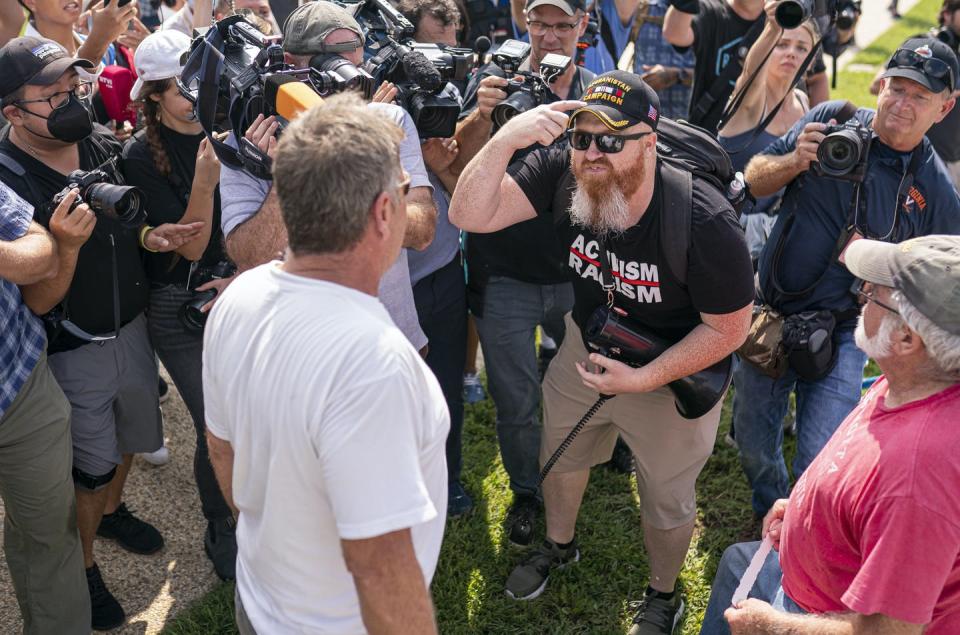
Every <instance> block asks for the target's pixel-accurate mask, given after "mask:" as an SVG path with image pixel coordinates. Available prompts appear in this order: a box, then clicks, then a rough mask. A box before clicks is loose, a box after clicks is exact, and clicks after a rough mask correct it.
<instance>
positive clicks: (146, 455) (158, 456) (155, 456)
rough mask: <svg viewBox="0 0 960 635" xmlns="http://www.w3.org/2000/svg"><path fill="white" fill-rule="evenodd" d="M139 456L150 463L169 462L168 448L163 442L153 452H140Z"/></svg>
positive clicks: (163, 463)
mask: <svg viewBox="0 0 960 635" xmlns="http://www.w3.org/2000/svg"><path fill="white" fill-rule="evenodd" d="M140 457H141V458H142V459H143V460H144V461H146V462H147V463H149V464H150V465H166V464H167V463H169V462H170V450H168V449H167V446H166V444H164V445H161V446H160V448H159V449H157V450H154V451H153V452H141V453H140Z"/></svg>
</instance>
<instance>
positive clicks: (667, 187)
mask: <svg viewBox="0 0 960 635" xmlns="http://www.w3.org/2000/svg"><path fill="white" fill-rule="evenodd" d="M658 165H659V170H660V182H661V184H662V186H663V212H662V213H661V214H660V253H661V254H662V255H663V257H664V259H665V260H666V263H667V267H668V268H669V269H670V274H671V275H672V276H673V278H674V279H675V280H676V281H677V282H679V283H680V284H681V285H682V286H687V253H688V252H689V250H690V234H691V228H690V225H691V219H692V216H693V213H692V211H693V174H691V173H690V172H688V171H686V170H681V169H680V168H677V167H675V166H673V165H671V164H669V163H667V162H666V161H660V162H659V164H658Z"/></svg>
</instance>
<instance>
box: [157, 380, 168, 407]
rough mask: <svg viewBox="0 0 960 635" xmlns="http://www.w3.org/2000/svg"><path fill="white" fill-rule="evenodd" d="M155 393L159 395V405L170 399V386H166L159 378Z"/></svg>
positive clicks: (164, 381)
mask: <svg viewBox="0 0 960 635" xmlns="http://www.w3.org/2000/svg"><path fill="white" fill-rule="evenodd" d="M157 392H158V393H159V395H160V403H163V402H164V401H166V400H167V399H169V398H170V386H168V385H167V382H166V380H164V378H163V377H160V378H159V381H158V382H157Z"/></svg>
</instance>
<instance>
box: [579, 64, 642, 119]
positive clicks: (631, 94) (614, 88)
mask: <svg viewBox="0 0 960 635" xmlns="http://www.w3.org/2000/svg"><path fill="white" fill-rule="evenodd" d="M580 101H585V102H587V105H586V106H584V107H583V108H578V109H577V110H575V111H574V112H573V114H572V115H570V125H571V126H572V125H573V122H574V120H575V119H576V118H577V116H579V115H580V114H582V113H590V114H591V115H593V116H594V117H596V118H597V119H599V120H600V122H601V123H603V125H605V126H606V127H607V128H609V129H610V130H623V129H625V128H629V127H630V126H635V125H637V124H638V123H645V124H647V125H648V126H650V127H651V128H653V129H654V130H656V129H657V122H659V121H660V98H659V97H657V93H656V92H654V90H653V89H652V88H650V86H648V85H647V83H646V82H645V81H643V80H642V79H640V76H639V75H637V74H635V73H630V72H628V71H610V72H609V73H604V74H602V75H598V76H597V77H596V78H594V80H593V81H592V82H590V84H589V85H588V86H587V89H586V90H585V91H584V92H583V96H582V97H580Z"/></svg>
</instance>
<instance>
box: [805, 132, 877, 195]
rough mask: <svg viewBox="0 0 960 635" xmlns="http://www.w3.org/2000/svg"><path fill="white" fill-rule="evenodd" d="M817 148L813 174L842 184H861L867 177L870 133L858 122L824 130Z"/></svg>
mask: <svg viewBox="0 0 960 635" xmlns="http://www.w3.org/2000/svg"><path fill="white" fill-rule="evenodd" d="M823 134H824V135H825V136H824V139H823V141H821V142H820V146H819V147H818V148H817V162H816V163H814V164H813V165H812V166H811V168H812V169H813V171H814V173H815V174H818V175H820V176H826V177H829V178H831V179H839V180H841V181H853V182H854V183H860V182H862V181H863V178H864V177H865V176H866V174H867V158H868V156H869V155H870V143H871V141H872V140H873V132H872V131H871V130H870V128H868V127H867V126H864V125H863V124H861V123H860V122H859V121H856V120H850V121H847V122H846V123H843V124H834V125H830V126H827V128H826V129H825V130H824V131H823Z"/></svg>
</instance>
